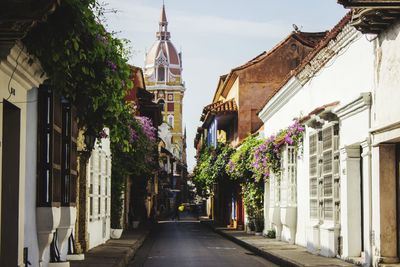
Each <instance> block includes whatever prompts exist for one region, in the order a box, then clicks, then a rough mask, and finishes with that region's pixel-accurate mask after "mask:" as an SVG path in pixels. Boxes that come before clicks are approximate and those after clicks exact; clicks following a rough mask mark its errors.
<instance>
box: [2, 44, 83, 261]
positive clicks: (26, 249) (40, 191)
mask: <svg viewBox="0 0 400 267" xmlns="http://www.w3.org/2000/svg"><path fill="white" fill-rule="evenodd" d="M29 59H30V56H29V55H28V54H27V53H26V50H25V48H24V47H23V45H22V44H19V43H17V44H16V45H14V46H13V47H12V49H11V50H10V51H9V54H8V55H7V56H6V57H5V58H2V59H1V62H0V85H1V90H0V94H1V99H2V101H1V105H0V107H1V110H0V114H1V116H0V125H1V127H0V129H1V130H0V137H1V152H0V162H1V172H0V173H1V176H0V187H1V190H0V192H1V193H0V194H1V222H0V229H1V235H0V237H1V244H0V246H1V251H0V252H1V253H0V254H1V255H0V265H1V266H24V264H25V260H26V261H29V262H30V263H31V266H34V267H38V266H41V267H47V266H51V264H49V262H50V261H51V259H52V258H57V260H58V261H64V262H63V263H58V265H57V266H69V264H68V262H65V261H66V259H67V254H68V241H69V238H70V237H71V233H72V231H73V227H74V224H75V221H76V207H75V199H76V196H75V190H74V185H75V181H76V178H77V170H76V168H77V164H76V141H77V140H76V136H77V125H76V120H75V116H76V113H75V109H74V107H73V106H71V105H70V104H69V103H68V102H66V101H65V100H63V98H62V97H61V96H59V95H57V94H56V93H54V91H53V89H52V88H51V86H49V85H48V84H47V83H46V82H45V81H44V80H45V79H46V76H45V75H43V70H42V68H41V66H40V63H39V62H38V61H37V60H34V62H33V64H32V63H30V62H29ZM56 247H57V248H58V251H59V253H58V251H57V249H56ZM51 251H52V252H55V253H51ZM24 254H25V255H26V257H25V260H24ZM53 260H54V259H53Z"/></svg>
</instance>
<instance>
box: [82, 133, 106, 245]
mask: <svg viewBox="0 0 400 267" xmlns="http://www.w3.org/2000/svg"><path fill="white" fill-rule="evenodd" d="M106 133H107V134H108V133H109V131H108V129H106ZM86 174H87V179H86V181H87V183H88V184H87V186H88V188H89V195H88V200H87V203H89V207H88V208H87V212H88V213H89V214H88V216H87V218H88V219H89V222H88V227H87V231H88V249H91V248H93V247H96V246H98V245H100V244H103V243H105V242H106V241H107V240H108V239H110V216H111V213H110V211H111V151H110V139H109V138H103V139H101V140H100V142H96V145H95V146H94V149H93V150H92V154H91V157H90V159H89V163H88V165H87V171H86Z"/></svg>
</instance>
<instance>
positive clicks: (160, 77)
mask: <svg viewBox="0 0 400 267" xmlns="http://www.w3.org/2000/svg"><path fill="white" fill-rule="evenodd" d="M157 78H158V79H157V80H158V81H159V82H164V81H165V67H164V66H159V67H158V68H157Z"/></svg>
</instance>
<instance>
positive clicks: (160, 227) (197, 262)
mask: <svg viewBox="0 0 400 267" xmlns="http://www.w3.org/2000/svg"><path fill="white" fill-rule="evenodd" d="M142 266H144V267H153V266H157V267H162V266H168V267H174V266H180V267H183V266H230V267H231V266H252V267H256V266H271V267H272V266H277V265H275V264H273V263H271V262H269V261H267V260H264V259H263V258H261V257H259V256H256V255H254V254H253V253H252V252H250V251H247V250H245V249H244V248H242V247H240V246H238V245H236V244H235V243H233V242H231V241H229V240H227V239H225V238H223V237H221V236H220V235H218V234H216V233H214V232H213V231H211V230H210V229H209V228H207V227H206V226H204V225H201V224H200V223H199V222H198V221H194V220H192V221H190V220H181V221H165V222H159V223H158V224H157V226H156V227H155V228H154V229H153V231H152V233H151V234H150V236H149V237H148V238H147V240H146V241H145V243H144V244H143V246H142V248H141V249H140V250H139V251H138V252H137V254H136V256H135V258H134V259H133V261H132V262H131V264H130V265H129V267H142Z"/></svg>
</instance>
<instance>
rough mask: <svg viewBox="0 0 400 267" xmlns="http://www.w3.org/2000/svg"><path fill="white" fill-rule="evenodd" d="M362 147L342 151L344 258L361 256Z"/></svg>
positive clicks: (350, 147) (342, 232)
mask: <svg viewBox="0 0 400 267" xmlns="http://www.w3.org/2000/svg"><path fill="white" fill-rule="evenodd" d="M360 185H361V169H360V146H359V145H354V146H347V147H345V148H343V149H341V189H340V195H341V200H340V209H341V235H342V236H343V253H342V256H343V257H358V256H360V255H361V186H360Z"/></svg>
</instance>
